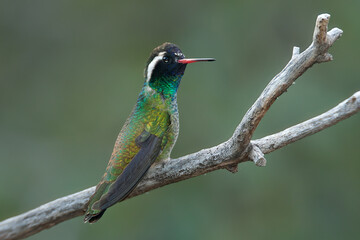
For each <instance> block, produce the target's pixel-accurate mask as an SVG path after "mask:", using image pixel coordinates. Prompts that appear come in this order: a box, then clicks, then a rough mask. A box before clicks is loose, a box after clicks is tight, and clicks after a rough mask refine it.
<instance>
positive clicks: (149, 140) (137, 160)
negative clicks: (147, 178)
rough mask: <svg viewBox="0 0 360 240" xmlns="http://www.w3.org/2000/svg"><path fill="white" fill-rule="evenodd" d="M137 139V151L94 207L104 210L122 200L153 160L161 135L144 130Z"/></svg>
mask: <svg viewBox="0 0 360 240" xmlns="http://www.w3.org/2000/svg"><path fill="white" fill-rule="evenodd" d="M144 136H145V137H144ZM137 140H139V141H137V144H138V146H140V150H139V152H138V153H137V154H136V155H135V157H134V158H133V159H132V160H131V162H130V163H129V165H128V166H127V167H126V168H125V169H124V171H123V172H122V173H121V175H119V176H118V178H117V179H116V181H115V182H114V183H113V184H112V185H111V187H110V188H109V191H108V192H107V193H106V194H105V195H104V196H102V197H101V199H100V200H99V201H98V202H96V203H95V204H94V206H93V207H94V208H96V209H100V210H105V209H106V208H108V207H110V206H112V205H114V204H115V203H117V202H119V201H122V200H124V199H125V198H126V197H127V196H128V195H129V194H130V193H131V191H132V190H133V189H134V188H135V187H136V185H137V184H138V183H139V182H140V180H141V179H142V178H143V176H144V175H145V173H146V172H147V170H148V169H149V168H150V166H151V165H152V164H153V163H154V162H155V160H156V158H157V156H158V155H159V153H160V149H161V142H162V137H157V136H156V135H154V134H150V133H148V132H145V131H144V132H143V133H142V134H141V135H140V136H139V139H137Z"/></svg>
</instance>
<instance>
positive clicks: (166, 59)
mask: <svg viewBox="0 0 360 240" xmlns="http://www.w3.org/2000/svg"><path fill="white" fill-rule="evenodd" d="M162 60H163V62H164V63H168V62H169V61H170V59H169V58H168V57H166V56H164V57H163V58H162Z"/></svg>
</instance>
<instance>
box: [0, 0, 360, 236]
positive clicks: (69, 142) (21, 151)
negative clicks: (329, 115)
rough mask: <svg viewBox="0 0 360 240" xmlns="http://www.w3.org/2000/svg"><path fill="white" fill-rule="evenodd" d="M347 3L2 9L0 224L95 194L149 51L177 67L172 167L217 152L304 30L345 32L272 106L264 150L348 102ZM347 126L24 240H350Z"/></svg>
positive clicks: (358, 189)
mask: <svg viewBox="0 0 360 240" xmlns="http://www.w3.org/2000/svg"><path fill="white" fill-rule="evenodd" d="M359 10H360V1H358V0H353V1H337V0H326V1H325V0H324V1H313V0H311V1H310V0H303V1H287V0H275V1H265V0H262V1H218V0H207V1H188V0H183V1H161V0H156V1H89V0H87V1H80V0H60V1H45V0H43V1H40V0H32V1H14V0H2V1H1V2H0V220H3V219H6V218H8V217H11V216H14V215H17V214H20V213H22V212H25V211H28V210H30V209H32V208H35V207H38V206H39V205H41V204H43V203H46V202H48V201H51V200H54V199H56V198H59V197H62V196H65V195H68V194H71V193H74V192H77V191H80V190H82V189H85V188H88V187H90V186H93V185H95V184H96V183H97V182H98V180H99V179H100V177H101V176H102V174H103V171H104V169H105V167H106V164H107V161H108V159H109V156H110V154H111V151H112V147H113V144H114V141H115V138H116V136H117V134H118V132H119V130H120V128H121V126H122V124H123V123H124V121H125V119H126V118H127V116H128V114H129V112H130V110H131V108H132V107H133V104H134V103H135V101H136V99H137V95H138V93H139V91H140V88H141V87H142V84H143V69H144V66H145V62H146V60H147V57H148V56H149V53H150V51H151V50H152V49H153V48H154V47H156V46H157V45H159V44H161V43H163V42H165V41H171V42H174V43H176V44H178V45H179V46H180V47H181V48H182V50H183V52H184V53H185V54H186V56H187V57H215V58H216V59H217V61H216V62H214V63H206V64H205V63H203V64H201V63H199V64H194V65H190V66H188V68H187V71H186V74H185V77H184V78H183V81H182V84H181V86H180V89H179V94H178V103H179V110H180V126H181V133H180V136H179V139H178V142H177V145H176V147H175V149H174V151H173V154H172V156H173V157H179V156H182V155H185V154H188V153H192V152H195V151H198V150H200V149H202V148H206V147H211V146H214V145H216V144H218V143H220V142H222V141H224V140H226V139H228V138H229V137H230V136H231V134H232V132H233V130H234V129H235V127H236V126H237V124H238V123H239V122H240V120H241V118H242V116H243V114H244V113H245V112H246V110H247V109H248V108H249V107H250V106H251V104H252V103H253V102H254V100H255V99H256V97H257V96H258V95H259V94H260V92H261V91H262V90H263V88H264V87H265V86H266V84H267V83H268V82H269V81H270V79H271V78H272V77H273V76H274V75H275V74H277V73H278V72H279V71H280V70H281V69H282V68H283V66H284V65H285V64H286V63H287V62H288V60H289V59H290V57H291V52H292V47H293V46H294V45H296V46H299V47H301V50H304V49H305V48H306V47H307V46H308V45H309V44H310V42H311V37H312V33H313V28H314V24H315V19H316V16H317V15H318V14H320V13H324V12H328V13H330V14H331V15H332V18H331V21H330V27H335V26H337V27H340V28H342V29H343V30H344V35H343V37H342V38H341V39H340V40H339V41H337V42H336V44H335V45H334V46H333V47H332V48H331V50H330V52H331V53H332V54H333V56H334V61H332V62H329V63H324V64H320V65H315V66H314V67H313V68H311V69H309V70H308V71H307V72H306V73H305V74H304V75H303V76H301V77H300V79H298V81H296V85H294V86H292V87H291V88H290V89H289V91H288V92H287V93H285V94H284V95H282V96H281V97H280V98H279V99H278V100H277V101H276V102H275V104H274V105H273V106H272V107H271V109H270V111H269V112H268V113H267V115H266V117H265V118H264V119H263V121H262V122H261V124H260V126H259V128H258V129H257V131H256V133H255V138H259V137H262V136H266V135H268V134H271V133H275V132H277V131H280V130H282V129H284V128H286V127H289V126H291V125H294V124H296V123H299V122H301V121H304V120H306V119H308V118H311V117H313V116H316V115H318V114H321V113H322V112H324V111H326V110H328V109H330V108H331V107H333V106H335V105H336V104H337V103H339V102H340V101H342V100H344V99H345V98H347V97H349V96H350V95H352V94H353V93H354V92H356V91H358V90H359V89H360V82H359V55H360V51H359V42H360V28H359V18H358V14H359ZM359 123H360V115H359V114H358V115H357V116H353V117H351V118H350V119H347V120H345V121H343V122H341V123H339V124H338V125H336V126H333V127H331V128H329V129H326V130H325V131H322V132H320V133H318V134H316V135H314V136H311V137H308V138H306V139H303V140H301V141H299V142H296V143H294V144H291V145H289V146H287V147H285V148H283V149H281V150H278V151H276V152H274V153H271V154H269V155H267V160H268V166H267V167H265V168H258V167H256V166H255V165H254V164H252V163H244V164H241V165H240V166H239V172H238V173H237V174H231V173H229V172H227V171H225V170H220V171H216V172H213V173H209V174H206V175H204V176H200V177H196V178H193V179H190V180H187V181H182V182H179V183H176V184H172V185H169V186H166V187H163V188H161V189H157V190H154V191H151V192H150V193H148V194H144V195H142V196H139V197H136V198H134V199H131V200H128V201H125V202H123V203H121V204H117V205H116V206H114V207H112V208H111V210H109V211H107V212H106V214H105V216H104V217H103V218H102V219H101V221H99V222H98V223H97V224H94V225H88V224H83V222H82V218H81V217H78V218H75V219H72V220H70V221H66V222H64V223H61V224H59V225H57V226H55V227H53V228H51V229H49V230H45V231H43V232H41V233H39V234H37V235H35V236H32V237H30V238H29V239H68V240H72V239H87V240H90V239H328V240H329V239H353V238H354V236H359V234H360V229H359V216H360V207H359V202H360V174H359V173H360V161H359V160H360V147H359V146H360V140H359V139H360V126H359Z"/></svg>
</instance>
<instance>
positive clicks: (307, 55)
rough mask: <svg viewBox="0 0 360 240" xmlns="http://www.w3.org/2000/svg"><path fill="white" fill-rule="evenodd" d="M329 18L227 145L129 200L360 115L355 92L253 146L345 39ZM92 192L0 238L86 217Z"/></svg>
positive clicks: (11, 225)
mask: <svg viewBox="0 0 360 240" xmlns="http://www.w3.org/2000/svg"><path fill="white" fill-rule="evenodd" d="M329 18H330V15H329V14H321V15H319V16H318V18H317V20H316V25H315V30H314V35H313V42H312V44H311V45H310V46H309V47H308V48H307V49H306V50H305V51H304V52H302V53H300V49H299V48H298V47H294V49H293V54H292V58H291V60H290V61H289V63H288V64H287V65H286V66H285V68H284V69H283V70H282V71H281V72H280V73H279V74H278V75H276V76H275V77H274V78H273V79H272V80H271V81H270V83H269V84H268V85H267V86H266V88H265V89H264V91H263V92H262V93H261V95H260V96H259V98H258V99H257V100H256V101H255V103H254V104H253V106H252V107H251V108H250V109H249V110H248V111H247V113H246V114H245V116H244V117H243V119H242V121H241V122H240V124H239V125H238V127H237V128H236V130H235V132H234V134H233V136H232V137H231V138H230V139H229V140H228V141H226V142H224V143H221V144H219V145H217V146H215V147H212V148H208V149H203V150H201V151H199V152H196V153H193V154H189V155H186V156H183V157H180V158H177V159H171V160H167V161H163V162H159V163H156V164H154V165H153V166H152V167H151V168H150V170H149V172H148V173H147V175H146V176H145V178H144V179H143V180H142V181H141V182H140V184H139V185H138V186H137V187H136V189H135V190H134V191H133V192H132V193H131V195H130V196H129V197H128V198H131V197H134V196H137V195H140V194H143V193H145V192H148V191H150V190H152V189H155V188H158V187H162V186H165V185H167V184H170V183H174V182H178V181H181V180H185V179H188V178H191V177H195V176H198V175H201V174H204V173H207V172H210V171H214V170H217V169H221V168H226V169H228V170H229V171H231V172H236V170H237V164H238V163H241V162H245V161H254V163H255V164H256V165H258V166H265V164H266V160H265V158H264V154H267V153H270V152H272V151H275V150H276V149H279V148H281V147H284V146H286V145H288V144H290V143H293V142H295V141H297V140H299V139H302V138H304V137H306V136H309V135H311V134H314V133H316V132H319V131H321V130H323V129H325V128H327V127H330V126H332V125H334V124H336V123H337V122H339V121H341V120H344V119H345V118H348V117H350V116H352V115H354V114H355V113H357V112H358V111H360V92H356V93H355V94H354V95H353V96H351V97H350V98H348V99H346V100H345V101H343V102H341V103H340V104H339V105H337V106H336V107H334V108H332V109H330V110H329V111H327V112H325V113H323V114H321V115H319V116H317V117H314V118H312V119H310V120H307V121H305V122H302V123H300V124H297V125H295V126H293V127H290V128H287V129H285V130H283V131H281V132H279V133H275V134H273V135H270V136H267V137H264V138H261V139H257V140H252V141H251V139H252V136H253V133H254V131H255V129H256V127H257V126H258V124H259V122H260V121H261V119H262V118H263V116H264V115H265V113H266V112H267V111H268V109H269V108H270V106H271V105H272V104H273V103H274V101H275V100H276V99H277V97H279V96H280V95H281V94H282V93H284V92H285V91H286V90H287V89H288V88H289V87H290V86H291V85H292V84H293V82H294V81H295V80H296V79H297V78H298V77H299V76H301V75H302V74H303V73H304V72H305V71H306V70H307V69H308V68H309V67H311V66H312V65H313V64H314V63H321V62H326V61H330V60H332V56H331V55H330V54H329V53H328V52H327V50H328V49H329V48H330V47H331V45H332V44H333V43H334V42H335V41H336V40H337V39H338V38H339V37H340V36H341V34H342V31H341V30H340V29H338V28H334V29H332V30H330V31H329V32H327V25H328V22H329ZM94 190H95V187H91V188H88V189H86V190H84V191H81V192H78V193H75V194H72V195H69V196H66V197H63V198H59V199H57V200H55V201H52V202H49V203H47V204H44V205H42V206H40V207H38V208H36V209H33V210H31V211H29V212H26V213H23V214H21V215H18V216H15V217H12V218H9V219H7V220H4V221H2V222H0V239H21V238H25V237H28V236H30V235H33V234H35V233H37V232H40V231H42V230H43V229H46V228H50V227H52V226H54V225H56V224H58V223H60V222H62V221H65V220H68V219H71V218H73V217H76V216H80V215H83V214H84V208H85V205H86V203H87V200H88V199H89V197H90V196H91V195H92V194H93V192H94Z"/></svg>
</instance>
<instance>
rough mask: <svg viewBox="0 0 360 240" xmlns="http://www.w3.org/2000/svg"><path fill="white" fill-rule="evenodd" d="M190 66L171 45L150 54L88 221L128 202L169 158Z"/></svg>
mask: <svg viewBox="0 0 360 240" xmlns="http://www.w3.org/2000/svg"><path fill="white" fill-rule="evenodd" d="M180 61H183V62H184V63H180ZM198 61H201V60H198ZM203 61H209V59H207V60H203ZM192 62H193V60H192ZM186 64H187V63H186V59H184V55H183V54H182V53H181V51H180V49H179V48H178V47H177V46H176V45H174V44H171V43H164V44H163V45H161V46H159V47H157V48H155V49H154V50H153V52H152V53H151V55H150V58H149V61H148V63H147V67H146V69H145V83H144V86H143V88H142V91H141V93H140V95H139V97H138V100H137V103H136V105H135V107H134V109H133V111H132V112H131V114H130V116H129V118H128V119H127V121H126V122H125V124H124V126H123V128H122V129H121V131H120V133H119V136H118V138H117V140H116V142H115V146H114V150H113V153H112V155H111V158H110V161H109V163H108V166H107V168H106V172H105V174H104V175H103V177H102V179H101V181H100V182H99V184H98V185H97V187H96V190H95V193H94V194H93V195H92V197H91V198H90V200H89V202H88V209H87V212H86V215H85V221H86V222H87V221H88V222H96V221H97V220H98V219H99V218H100V217H101V216H102V215H103V213H104V211H105V210H106V209H107V208H108V207H110V206H112V205H113V204H115V203H116V202H118V201H121V200H123V199H124V198H126V197H127V196H128V194H130V192H131V191H132V189H133V188H135V187H136V185H137V183H138V182H139V181H140V180H141V178H142V177H143V176H144V174H145V173H146V171H147V170H148V168H149V167H150V166H151V164H152V163H153V162H154V161H156V160H161V159H165V158H169V157H170V153H171V150H172V148H173V147H174V145H175V142H176V139H177V136H178V133H179V115H178V109H177V102H176V92H177V89H178V86H179V84H180V81H181V78H182V76H183V74H184V71H185V68H186Z"/></svg>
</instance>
